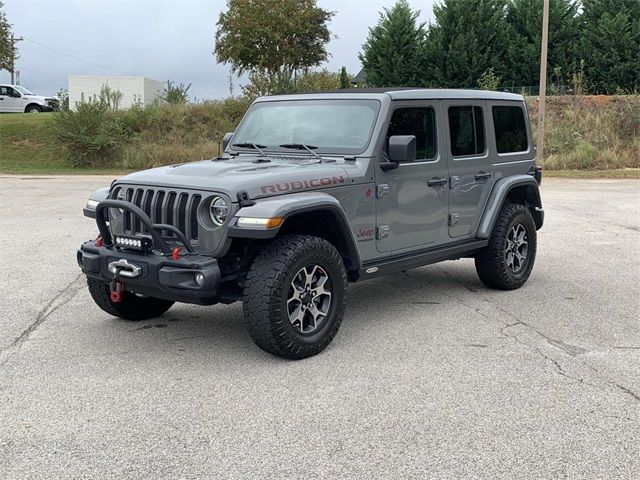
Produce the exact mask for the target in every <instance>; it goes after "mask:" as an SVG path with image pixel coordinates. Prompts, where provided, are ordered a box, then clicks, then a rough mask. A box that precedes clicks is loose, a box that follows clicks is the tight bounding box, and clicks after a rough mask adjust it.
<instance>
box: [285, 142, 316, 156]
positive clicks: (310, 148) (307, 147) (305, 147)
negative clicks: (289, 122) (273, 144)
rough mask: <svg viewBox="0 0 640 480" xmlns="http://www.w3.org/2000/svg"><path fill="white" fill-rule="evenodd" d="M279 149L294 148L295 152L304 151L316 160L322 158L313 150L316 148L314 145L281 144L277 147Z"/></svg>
mask: <svg viewBox="0 0 640 480" xmlns="http://www.w3.org/2000/svg"><path fill="white" fill-rule="evenodd" d="M278 146H279V147H280V148H295V149H296V150H306V151H307V152H309V153H310V154H311V155H313V156H314V157H316V158H322V157H321V156H320V155H318V154H317V153H316V152H314V151H313V149H315V148H318V147H316V146H315V145H305V144H304V143H283V144H282V145H278Z"/></svg>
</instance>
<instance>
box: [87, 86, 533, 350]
mask: <svg viewBox="0 0 640 480" xmlns="http://www.w3.org/2000/svg"><path fill="white" fill-rule="evenodd" d="M532 143H533V142H532V138H531V129H530V125H529V121H528V116H527V111H526V105H525V102H524V99H523V97H521V96H520V95H512V94H505V93H497V92H486V91H476V90H468V91H467V90H427V89H382V90H380V89H376V90H363V89H358V90H343V91H338V92H331V93H318V94H305V95H284V96H272V97H263V98H259V99H258V100H256V101H255V103H254V104H253V105H252V106H251V108H250V109H249V110H248V112H247V113H246V115H245V116H244V118H243V120H242V122H241V123H240V125H239V126H238V128H237V130H236V131H235V132H234V133H233V134H227V135H225V139H224V154H223V155H222V156H220V157H218V158H214V159H211V160H205V161H200V162H193V163H184V164H176V165H171V166H167V167H161V168H154V169H151V170H146V171H142V172H138V173H134V174H131V175H127V176H125V177H123V178H121V179H119V180H117V181H115V182H113V184H112V185H111V187H110V188H108V189H107V188H105V189H101V190H99V191H97V192H95V193H94V194H93V195H92V196H91V197H90V199H89V201H88V203H87V206H86V208H85V210H84V213H85V215H86V216H89V217H92V218H95V220H96V223H97V226H98V230H99V232H100V234H99V236H98V237H97V238H96V239H95V240H90V241H87V242H85V243H84V244H83V245H82V246H81V247H80V250H79V251H78V255H77V260H78V264H79V265H80V268H81V269H82V271H83V272H84V273H85V274H86V276H87V280H88V284H89V291H90V292H91V295H92V297H93V299H94V300H95V302H96V304H97V305H98V306H99V307H100V308H102V309H103V310H104V311H106V312H107V313H109V314H110V315H114V316H116V317H120V318H124V319H128V320H144V319H149V318H152V317H156V316H159V315H162V314H163V313H164V312H166V311H167V310H168V309H169V308H170V307H171V306H172V305H173V303H174V302H185V303H196V304H201V305H213V304H216V303H231V302H236V301H242V302H243V304H244V317H245V322H246V326H247V329H248V331H249V334H250V335H251V337H252V338H253V340H254V341H255V342H256V344H257V345H258V346H259V347H260V348H262V349H263V350H265V351H267V352H269V353H272V354H274V355H279V356H282V357H286V358H291V359H300V358H305V357H309V356H311V355H315V354H317V353H319V352H321V351H322V350H323V349H324V348H326V347H327V345H328V344H329V343H330V342H331V340H332V339H333V337H334V336H335V335H336V333H337V331H338V328H339V327H340V323H341V322H342V318H343V316H344V312H345V303H346V290H347V284H348V282H356V281H361V280H366V279H369V278H374V277H377V276H379V275H384V274H387V273H392V272H398V271H404V270H408V269H411V268H415V267H420V266H423V265H429V264H432V263H435V262H440V261H442V260H451V259H457V258H461V257H473V258H474V259H475V265H476V270H477V272H478V275H479V277H480V280H482V282H483V283H484V284H486V285H487V286H489V287H491V288H499V289H504V290H511V289H516V288H519V287H521V286H522V285H523V284H524V283H525V282H526V280H527V278H528V277H529V275H530V273H531V269H532V268H533V264H534V260H535V255H536V231H537V230H538V229H540V228H541V227H542V223H543V220H544V213H543V209H542V204H541V201H540V192H539V188H538V186H539V184H540V181H541V171H540V169H538V168H536V165H535V161H534V157H535V155H534V148H533V146H532Z"/></svg>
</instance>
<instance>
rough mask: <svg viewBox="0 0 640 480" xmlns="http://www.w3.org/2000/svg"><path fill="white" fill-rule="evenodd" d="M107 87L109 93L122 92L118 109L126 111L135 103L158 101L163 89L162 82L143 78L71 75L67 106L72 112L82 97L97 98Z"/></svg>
mask: <svg viewBox="0 0 640 480" xmlns="http://www.w3.org/2000/svg"><path fill="white" fill-rule="evenodd" d="M105 85H108V86H109V88H110V89H111V91H120V92H122V99H121V100H120V102H119V105H118V108H120V109H126V108H129V107H131V106H132V105H134V104H136V103H140V104H142V105H149V104H150V103H153V102H155V101H159V100H160V95H161V93H162V90H163V88H164V85H163V83H162V82H158V81H157V80H151V79H149V78H145V77H115V76H114V77H111V76H101V75H91V76H84V75H72V76H70V77H69V106H70V107H71V109H72V110H73V109H74V108H75V105H76V103H77V102H79V101H80V100H81V98H82V97H83V96H84V98H85V100H88V99H90V98H92V97H94V96H95V97H96V98H98V97H99V96H100V91H101V90H102V88H103V87H104V86H105Z"/></svg>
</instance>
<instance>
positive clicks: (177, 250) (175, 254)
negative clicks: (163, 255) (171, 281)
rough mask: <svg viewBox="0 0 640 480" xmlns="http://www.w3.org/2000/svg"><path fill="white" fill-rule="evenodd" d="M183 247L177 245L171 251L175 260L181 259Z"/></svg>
mask: <svg viewBox="0 0 640 480" xmlns="http://www.w3.org/2000/svg"><path fill="white" fill-rule="evenodd" d="M181 251H182V249H181V248H180V247H176V248H174V249H173V250H172V251H171V258H173V259H174V260H180V252H181Z"/></svg>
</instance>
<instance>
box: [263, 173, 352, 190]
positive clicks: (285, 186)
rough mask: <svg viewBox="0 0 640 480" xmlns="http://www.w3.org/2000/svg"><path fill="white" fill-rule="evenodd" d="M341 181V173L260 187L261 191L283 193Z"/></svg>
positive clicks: (343, 180) (336, 183)
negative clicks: (333, 175) (335, 175)
mask: <svg viewBox="0 0 640 480" xmlns="http://www.w3.org/2000/svg"><path fill="white" fill-rule="evenodd" d="M341 183H345V179H344V177H343V176H342V175H339V176H337V177H323V178H314V179H312V180H300V181H294V182H287V183H276V184H274V185H263V186H262V187H260V189H261V190H262V193H284V192H295V191H297V190H308V189H310V188H318V187H326V186H329V185H339V184H341Z"/></svg>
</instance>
